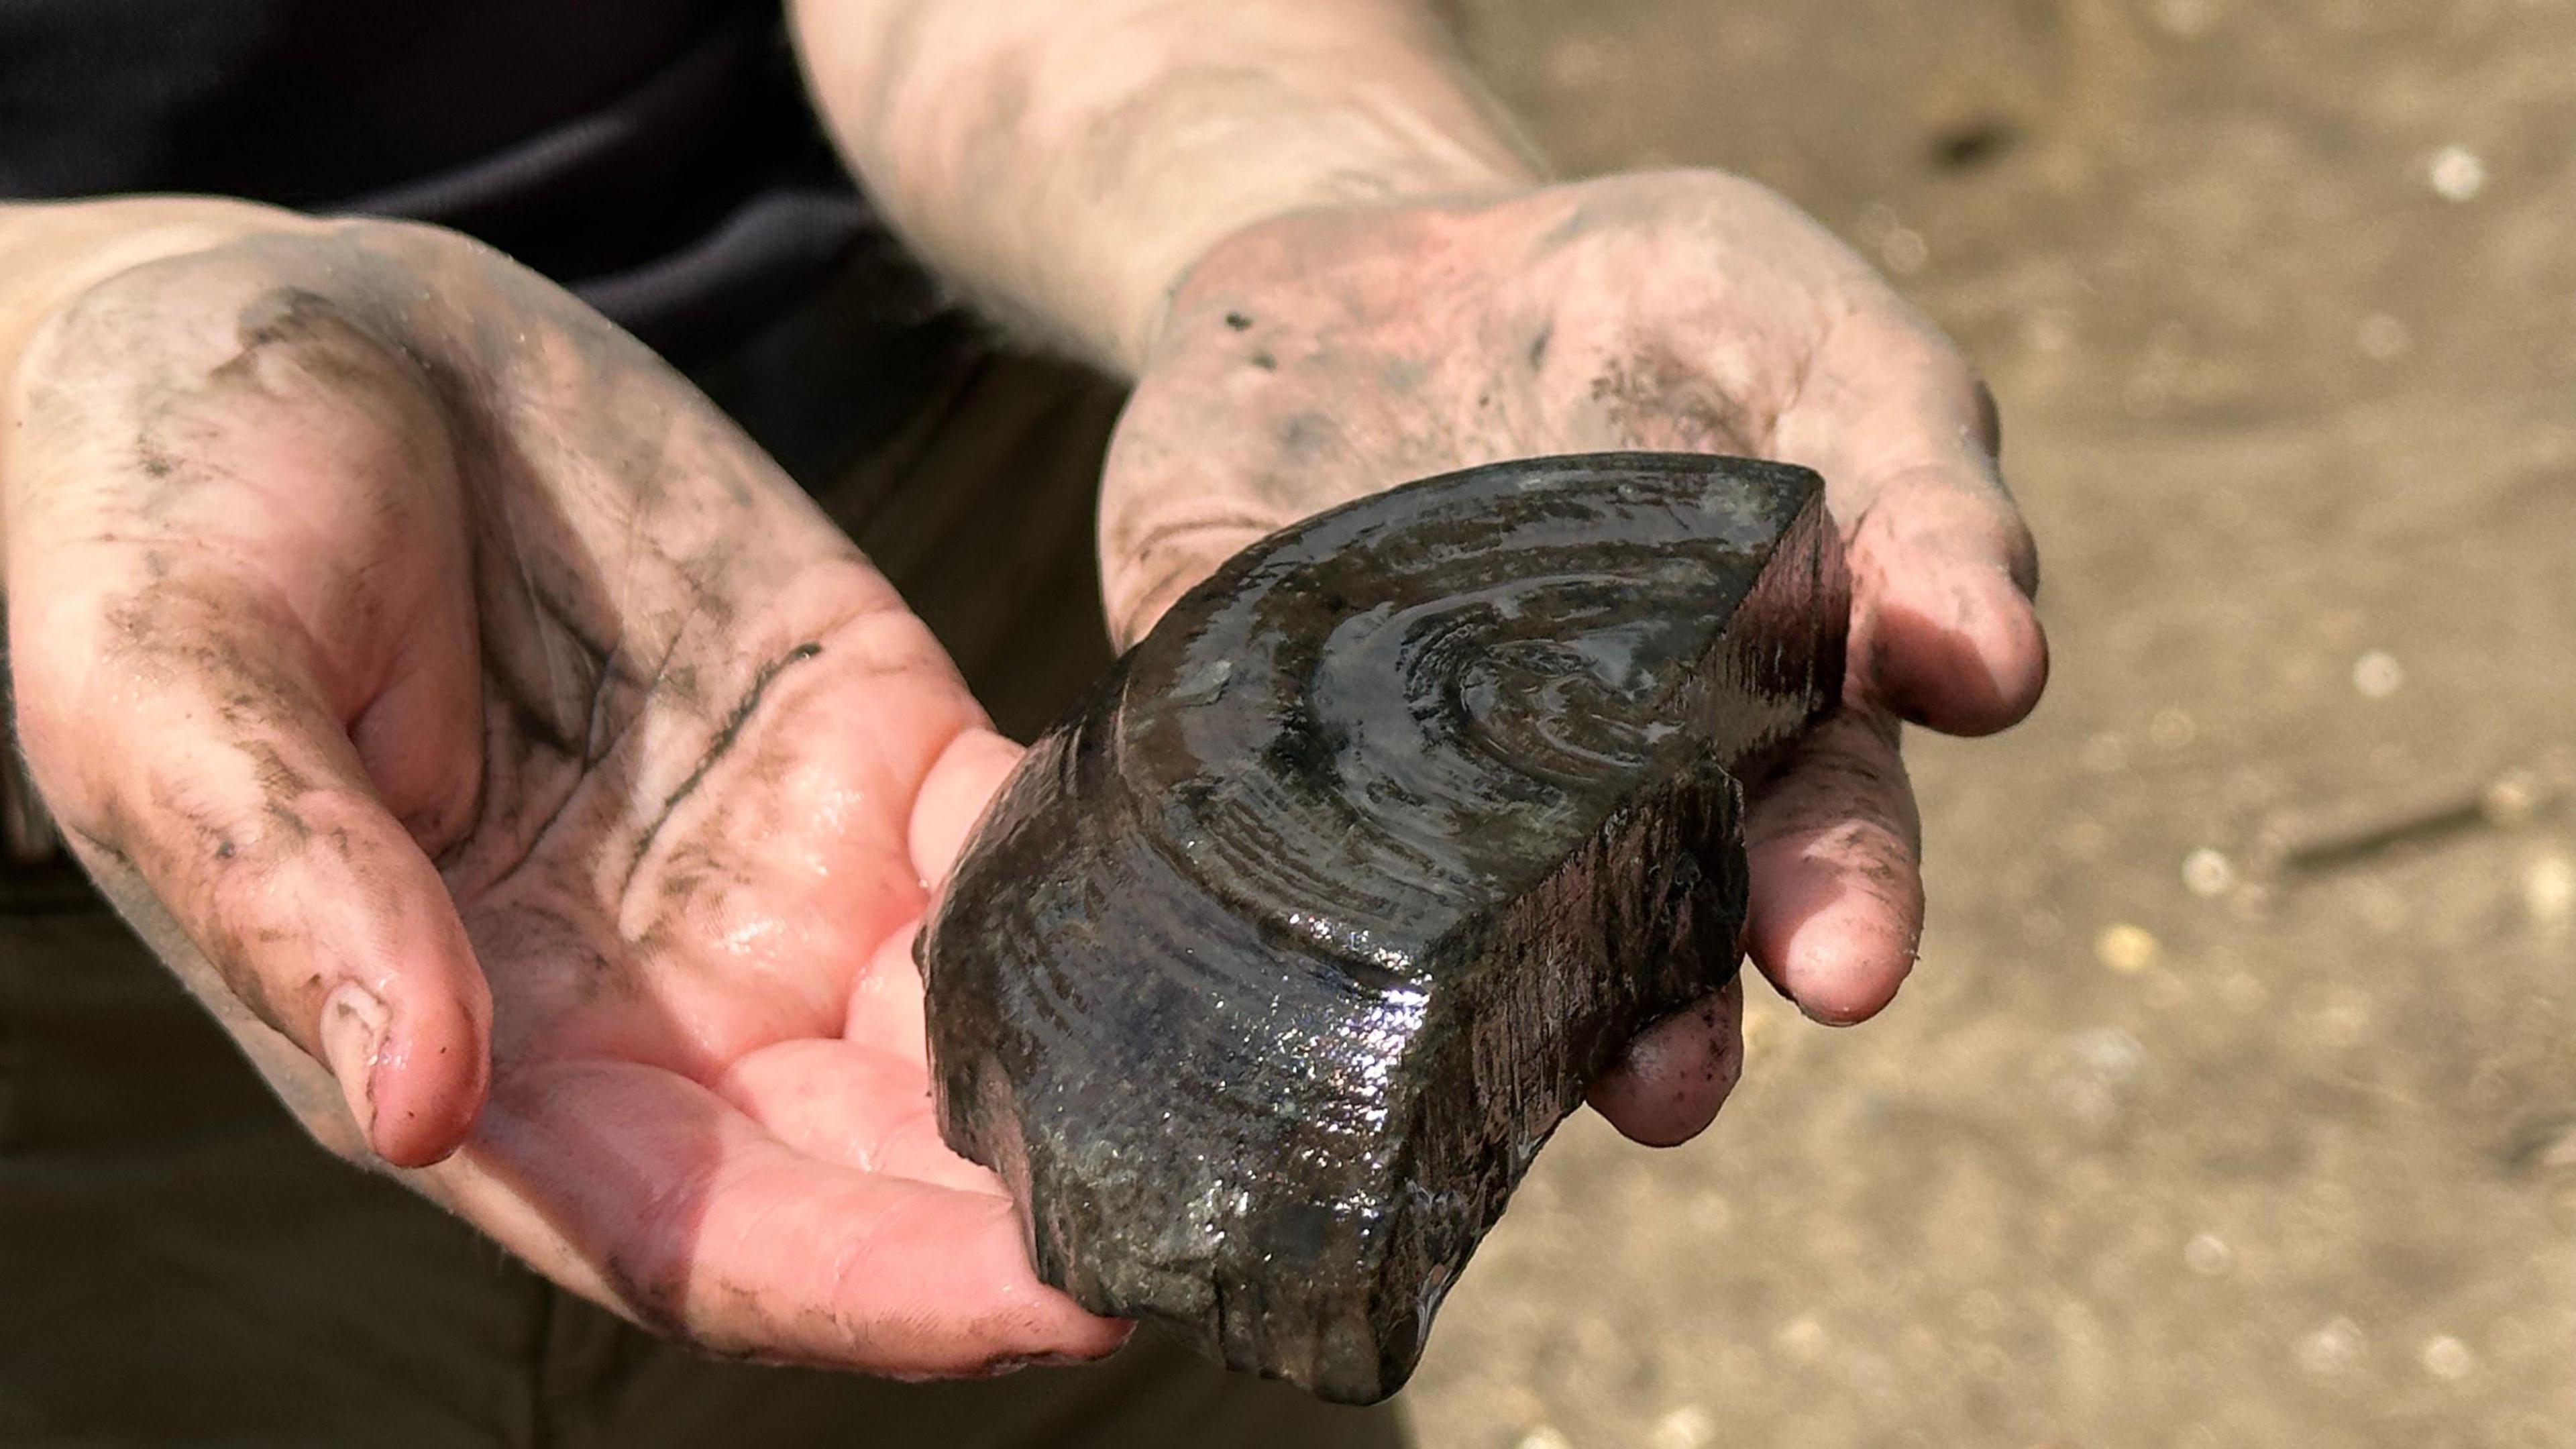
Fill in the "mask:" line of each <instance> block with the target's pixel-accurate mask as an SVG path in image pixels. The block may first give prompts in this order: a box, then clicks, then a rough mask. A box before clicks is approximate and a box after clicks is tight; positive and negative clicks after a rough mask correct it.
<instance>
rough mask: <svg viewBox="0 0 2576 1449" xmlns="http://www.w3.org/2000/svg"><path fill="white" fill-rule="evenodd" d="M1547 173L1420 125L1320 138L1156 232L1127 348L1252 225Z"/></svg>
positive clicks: (1535, 179) (1131, 353)
mask: <svg viewBox="0 0 2576 1449" xmlns="http://www.w3.org/2000/svg"><path fill="white" fill-rule="evenodd" d="M1405 129H1409V128H1404V127H1402V126H1401V123H1390V124H1388V126H1387V130H1388V131H1389V132H1397V131H1401V130H1405ZM1389 139H1390V141H1394V140H1395V137H1394V136H1390V137H1389ZM1355 151H1356V152H1358V153H1359V154H1362V155H1365V156H1367V158H1368V159H1367V162H1366V163H1365V164H1350V162H1349V160H1348V158H1350V157H1351V156H1352V155H1353V153H1354V152H1355ZM1337 157H1338V158H1340V159H1337ZM1543 181H1544V175H1543V172H1542V171H1541V169H1540V167H1539V165H1538V164H1537V162H1536V161H1535V159H1534V158H1530V157H1526V156H1523V155H1520V154H1517V153H1516V152H1513V151H1511V150H1508V149H1503V150H1497V149H1493V148H1488V147H1485V146H1481V145H1444V144H1440V143H1438V142H1437V141H1435V140H1433V138H1432V137H1430V136H1429V135H1426V134H1425V133H1423V132H1421V131H1418V130H1416V131H1413V132H1412V134H1410V135H1404V136H1402V138H1401V141H1400V143H1399V144H1390V145H1388V146H1386V147H1383V148H1366V147H1352V148H1345V149H1341V150H1339V151H1338V152H1337V151H1336V150H1334V149H1332V148H1328V147H1321V146H1319V147H1318V148H1316V150H1314V151H1313V152H1311V153H1309V154H1307V155H1303V156H1298V157H1294V158H1292V159H1289V160H1287V161H1285V162H1284V163H1283V164H1282V165H1280V166H1278V167H1277V168H1276V169H1274V170H1272V171H1271V172H1270V173H1269V174H1266V175H1263V174H1254V175H1248V176H1244V177H1241V178H1240V179H1239V180H1237V181H1236V182H1235V183H1234V184H1232V185H1230V186H1227V187H1224V188H1221V189H1219V190H1216V191H1215V192H1214V193H1213V194H1210V195H1208V196H1205V197H1204V198H1202V199H1200V201H1199V204H1198V205H1196V206H1194V207H1193V208H1192V209H1191V210H1190V211H1189V212H1188V213H1187V214H1186V215H1184V216H1182V217H1179V218H1176V219H1175V221H1174V224H1172V225H1171V226H1169V227H1167V228H1166V229H1165V230H1164V231H1163V232H1162V233H1161V234H1160V236H1159V237H1158V238H1157V240H1158V241H1159V242H1160V245H1159V246H1158V247H1157V248H1155V249H1154V250H1153V251H1152V252H1151V253H1150V255H1151V256H1152V258H1153V263H1154V264H1153V265H1152V266H1150V267H1142V268H1140V273H1141V275H1140V279H1139V280H1140V285H1139V286H1138V288H1137V289H1136V291H1135V293H1134V295H1133V296H1132V297H1131V299H1130V303H1129V308H1128V311H1127V313H1126V315H1125V316H1124V318H1123V319H1122V322H1121V326H1120V332H1119V337H1120V345H1119V353H1120V356H1121V357H1122V359H1124V360H1125V361H1127V362H1128V364H1129V365H1130V366H1131V367H1141V366H1142V365H1143V363H1144V361H1145V359H1146V358H1147V357H1148V356H1149V355H1150V354H1151V353H1152V352H1153V350H1154V347H1155V345H1156V343H1157V341H1158V339H1160V337H1161V336H1162V334H1163V332H1164V329H1165V326H1166V324H1167V322H1168V320H1169V318H1170V315H1171V310H1172V303H1173V299H1174V298H1175V297H1176V296H1178V295H1179V293H1180V292H1181V290H1182V288H1183V287H1184V286H1185V285H1186V284H1187V282H1188V281H1189V279H1190V278H1191V276H1192V275H1193V274H1195V273H1196V272H1198V271H1199V270H1200V268H1201V267H1202V266H1203V265H1204V264H1205V263H1206V262H1208V260H1209V259H1210V258H1211V257H1212V256H1213V255H1215V254H1216V253H1218V252H1220V251H1222V250H1223V249H1224V248H1225V247H1226V244H1227V243H1229V242H1231V241H1234V240H1235V239H1237V238H1239V237H1242V236H1243V235H1244V234H1246V233H1248V232H1252V231H1255V230H1257V229H1259V228H1261V227H1264V226H1266V225H1268V224H1270V223H1274V222H1278V221H1281V220H1284V219H1286V218H1289V217H1294V216H1301V215H1306V214H1311V213H1322V212H1337V211H1360V210H1368V209H1376V208H1387V207H1395V206H1401V205H1406V204H1415V205H1438V204H1443V203H1452V204H1455V203H1472V202H1478V201H1499V200H1501V199H1503V198H1505V197H1509V196H1514V195H1518V194H1521V193H1523V192H1526V191H1528V190H1530V189H1531V188H1533V187H1536V186H1538V185H1540V184H1542V183H1543Z"/></svg>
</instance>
